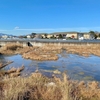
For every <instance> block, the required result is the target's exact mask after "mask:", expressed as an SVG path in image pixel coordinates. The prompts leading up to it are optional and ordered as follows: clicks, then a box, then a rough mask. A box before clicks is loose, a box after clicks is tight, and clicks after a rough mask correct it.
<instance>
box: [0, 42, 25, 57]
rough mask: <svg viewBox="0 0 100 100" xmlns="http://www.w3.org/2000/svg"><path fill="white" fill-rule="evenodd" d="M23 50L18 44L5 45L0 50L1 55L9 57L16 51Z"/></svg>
mask: <svg viewBox="0 0 100 100" xmlns="http://www.w3.org/2000/svg"><path fill="white" fill-rule="evenodd" d="M21 48H23V46H22V44H20V43H7V44H6V45H5V46H4V47H1V48H0V53H1V54H6V55H11V54H15V53H16V51H17V50H18V49H21Z"/></svg>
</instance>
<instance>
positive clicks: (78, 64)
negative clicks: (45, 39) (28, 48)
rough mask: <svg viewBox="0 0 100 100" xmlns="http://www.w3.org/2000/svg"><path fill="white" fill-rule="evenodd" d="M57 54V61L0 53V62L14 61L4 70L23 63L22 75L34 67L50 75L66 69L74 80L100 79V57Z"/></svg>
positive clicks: (25, 74) (28, 73)
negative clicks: (36, 59) (55, 71)
mask: <svg viewBox="0 0 100 100" xmlns="http://www.w3.org/2000/svg"><path fill="white" fill-rule="evenodd" d="M58 56H59V59H58V60H57V61H35V60H29V59H24V58H22V56H21V55H13V56H1V55H0V62H6V61H14V62H13V63H12V64H10V65H8V66H6V67H5V68H4V70H8V69H10V68H11V67H16V68H18V67H21V66H22V65H24V66H25V69H24V70H23V71H22V73H21V74H22V76H27V75H30V74H31V73H32V72H34V71H35V70H36V69H38V70H39V71H41V72H42V73H43V74H45V75H47V76H50V75H51V74H52V73H53V71H54V70H59V71H61V72H64V71H66V72H67V74H68V75H69V76H70V78H71V79H74V80H97V81H100V57H98V56H94V55H90V56H89V57H83V56H79V55H76V54H67V53H66V52H63V53H61V54H59V55H58Z"/></svg>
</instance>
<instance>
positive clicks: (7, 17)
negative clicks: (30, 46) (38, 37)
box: [0, 0, 100, 35]
mask: <svg viewBox="0 0 100 100" xmlns="http://www.w3.org/2000/svg"><path fill="white" fill-rule="evenodd" d="M90 30H93V31H100V0H0V33H5V34H12V35H26V34H31V33H32V32H34V33H52V32H66V31H67V32H69V31H78V32H89V31H90Z"/></svg>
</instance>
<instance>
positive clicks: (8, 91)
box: [0, 72, 100, 100]
mask: <svg viewBox="0 0 100 100" xmlns="http://www.w3.org/2000/svg"><path fill="white" fill-rule="evenodd" d="M0 100H100V87H99V83H98V82H95V81H93V82H88V83H85V82H84V81H81V82H78V81H72V80H69V78H68V77H67V75H66V73H63V74H62V78H58V77H56V76H55V75H53V78H48V77H46V76H43V75H42V74H41V73H39V72H34V73H32V75H31V76H29V77H16V78H6V77H5V78H4V79H3V80H2V81H1V82H0Z"/></svg>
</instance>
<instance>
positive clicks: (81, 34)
mask: <svg viewBox="0 0 100 100" xmlns="http://www.w3.org/2000/svg"><path fill="white" fill-rule="evenodd" d="M91 37H92V36H91V34H89V33H78V39H90V38H91Z"/></svg>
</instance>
